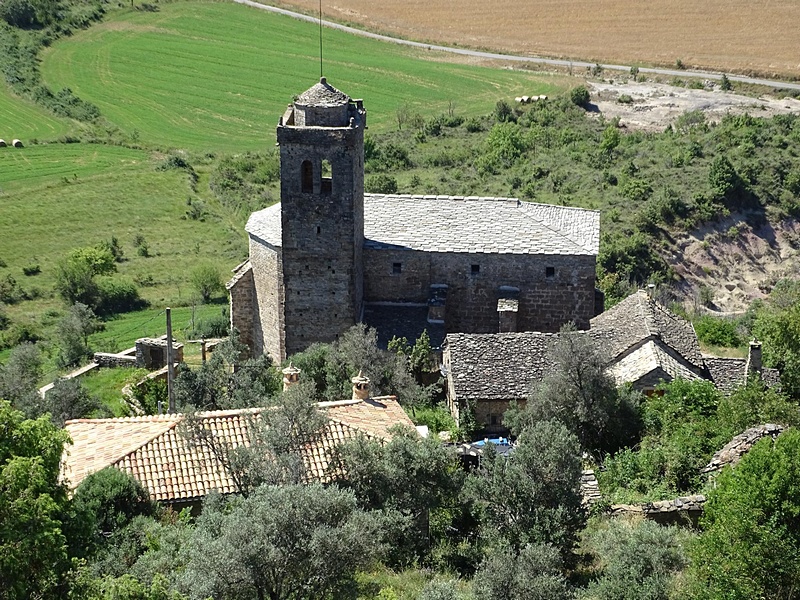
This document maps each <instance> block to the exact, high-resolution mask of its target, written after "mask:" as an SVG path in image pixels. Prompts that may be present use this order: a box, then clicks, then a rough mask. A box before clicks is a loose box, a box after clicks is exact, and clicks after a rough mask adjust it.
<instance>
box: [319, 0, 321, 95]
mask: <svg viewBox="0 0 800 600" xmlns="http://www.w3.org/2000/svg"><path fill="white" fill-rule="evenodd" d="M319 76H320V79H321V78H322V0H319Z"/></svg>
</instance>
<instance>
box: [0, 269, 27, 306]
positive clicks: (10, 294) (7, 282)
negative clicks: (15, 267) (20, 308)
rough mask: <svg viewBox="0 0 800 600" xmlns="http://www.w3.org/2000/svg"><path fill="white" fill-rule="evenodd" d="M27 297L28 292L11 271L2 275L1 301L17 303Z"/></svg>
mask: <svg viewBox="0 0 800 600" xmlns="http://www.w3.org/2000/svg"><path fill="white" fill-rule="evenodd" d="M26 298H27V294H26V293H25V291H24V290H23V289H22V288H21V287H20V286H19V284H18V283H17V280H16V279H14V278H13V277H12V276H11V273H6V276H5V277H0V302H5V303H6V304H15V303H17V302H19V301H20V300H25V299H26Z"/></svg>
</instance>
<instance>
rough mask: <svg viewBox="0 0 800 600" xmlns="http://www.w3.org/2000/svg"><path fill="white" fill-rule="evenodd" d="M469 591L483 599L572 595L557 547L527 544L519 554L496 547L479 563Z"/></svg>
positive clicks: (543, 599) (547, 599) (552, 599)
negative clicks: (471, 590) (471, 589)
mask: <svg viewBox="0 0 800 600" xmlns="http://www.w3.org/2000/svg"><path fill="white" fill-rule="evenodd" d="M473 594H474V596H475V597H476V598H485V599H486V600H568V599H569V598H572V597H573V595H572V593H571V591H570V589H569V587H568V586H567V581H566V579H565V578H564V574H563V565H562V562H561V556H560V555H559V553H558V550H557V549H555V548H553V547H552V546H548V545H546V544H528V545H527V546H525V547H524V548H523V549H522V550H521V551H520V552H519V554H515V553H514V552H513V551H511V550H510V549H507V548H505V549H498V550H496V551H494V552H492V553H491V554H490V555H489V556H488V557H487V558H486V559H485V560H484V561H483V563H481V566H480V568H479V569H478V571H477V572H476V573H475V578H474V580H473Z"/></svg>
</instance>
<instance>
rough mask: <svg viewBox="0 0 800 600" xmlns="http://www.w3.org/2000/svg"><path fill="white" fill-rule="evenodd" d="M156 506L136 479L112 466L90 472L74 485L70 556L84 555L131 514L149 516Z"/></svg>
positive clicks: (120, 526)
mask: <svg viewBox="0 0 800 600" xmlns="http://www.w3.org/2000/svg"><path fill="white" fill-rule="evenodd" d="M156 511H157V506H156V504H155V503H154V502H153V501H151V500H150V495H149V494H148V492H147V490H146V489H145V488H144V486H142V484H141V483H139V481H137V480H136V479H134V478H133V477H131V476H130V475H128V474H127V473H123V472H122V471H120V470H119V469H115V468H114V467H106V468H105V469H102V470H100V471H97V472H95V473H92V474H90V475H89V476H88V477H86V478H85V479H84V480H83V481H81V484H80V485H79V486H78V487H77V488H76V489H75V494H74V495H73V497H72V503H71V505H70V519H69V524H70V531H69V533H70V536H69V537H70V540H69V541H70V546H71V549H72V552H71V554H72V555H73V556H88V555H91V554H92V552H93V551H94V550H95V549H96V548H97V547H98V546H101V545H103V544H104V543H105V542H106V540H108V538H109V537H110V536H112V535H113V534H114V533H116V532H118V531H120V530H121V529H123V528H125V527H126V526H127V525H128V524H129V523H130V522H131V521H132V520H133V518H134V517H136V516H139V515H142V516H153V515H155V514H156Z"/></svg>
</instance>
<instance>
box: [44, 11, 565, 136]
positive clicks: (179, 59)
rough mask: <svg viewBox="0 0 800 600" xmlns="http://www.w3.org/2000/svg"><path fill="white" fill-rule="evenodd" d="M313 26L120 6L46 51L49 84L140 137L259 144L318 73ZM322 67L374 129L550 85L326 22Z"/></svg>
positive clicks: (247, 14) (260, 14)
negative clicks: (401, 112)
mask: <svg viewBox="0 0 800 600" xmlns="http://www.w3.org/2000/svg"><path fill="white" fill-rule="evenodd" d="M317 35H318V29H317V28H316V26H314V25H313V24H310V23H306V22H301V21H297V20H294V19H290V18H288V17H283V16H279V15H274V14H271V13H266V12H264V11H260V10H256V9H252V8H248V7H244V6H240V5H236V4H231V3H214V2H177V3H173V4H162V5H159V11H158V12H139V11H122V12H119V13H116V14H114V15H112V16H110V17H109V18H108V20H107V21H105V22H103V23H100V24H98V25H95V26H93V27H91V28H90V29H88V30H86V31H82V32H80V33H78V34H76V35H74V36H72V37H70V38H68V39H65V40H62V41H59V42H58V43H57V44H55V45H54V46H53V47H52V48H50V49H48V50H47V51H46V52H45V54H44V60H43V64H42V71H43V75H44V79H45V81H46V82H47V83H48V85H50V86H51V88H53V89H60V88H62V87H70V88H71V89H72V90H73V91H74V92H75V93H77V94H78V95H79V96H80V97H81V98H83V99H85V100H89V101H91V102H94V103H95V104H97V105H98V106H99V107H100V110H101V112H102V114H103V115H104V116H105V117H106V118H107V119H109V120H111V121H112V122H113V123H114V124H116V125H117V126H119V127H121V128H122V129H123V130H125V131H127V132H129V133H130V132H132V131H133V130H136V131H138V133H139V135H140V138H141V139H142V140H143V141H144V142H148V143H154V144H158V145H160V146H161V147H166V148H169V147H179V148H187V149H193V150H213V151H226V152H241V151H245V150H255V149H263V148H264V147H266V146H268V145H271V144H272V143H273V142H274V139H275V125H276V124H277V121H278V118H279V117H280V115H281V114H282V113H283V110H284V108H285V106H286V104H287V102H290V101H291V99H292V95H293V94H299V93H301V92H302V91H304V90H305V89H306V88H308V87H310V86H311V85H313V84H314V83H315V81H316V80H317V79H318V77H319V58H318V50H319V41H318V37H317ZM324 39H325V74H326V76H327V77H328V79H329V81H330V82H331V83H332V84H333V85H335V86H336V87H338V88H340V89H342V90H343V91H345V92H347V93H348V94H350V95H351V96H352V97H363V98H364V99H365V104H366V106H367V108H368V110H369V123H370V125H371V126H372V127H373V128H374V129H375V130H380V129H382V128H383V129H385V128H389V127H392V126H393V124H394V119H395V115H396V111H397V108H398V107H399V106H401V105H403V104H408V105H409V106H410V107H411V108H412V110H414V111H415V112H419V113H421V114H422V115H423V116H426V117H427V116H432V115H436V114H439V113H442V112H444V111H446V110H447V109H448V105H449V103H450V102H453V103H454V104H455V107H456V112H457V113H458V114H462V115H469V114H483V113H487V112H489V111H490V110H491V109H492V107H493V106H494V104H495V103H496V102H497V100H498V99H499V98H502V97H505V98H509V97H513V96H515V95H519V94H521V93H526V94H539V93H552V91H553V89H554V86H553V85H552V84H549V83H547V82H546V81H547V80H545V79H543V78H542V76H535V75H532V74H529V73H524V72H520V71H509V70H503V69H492V68H485V67H476V66H470V65H463V64H456V63H452V62H442V60H443V57H442V56H441V55H438V54H436V53H424V52H422V51H418V50H413V49H407V48H403V47H400V46H396V45H393V44H386V43H382V42H377V41H374V40H369V39H365V38H359V37H355V36H351V35H348V34H345V33H342V32H338V31H333V30H325V32H324Z"/></svg>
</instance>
